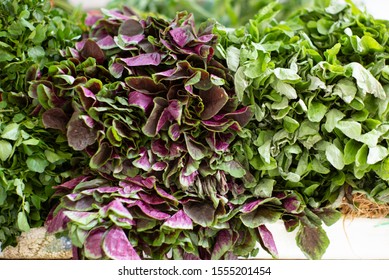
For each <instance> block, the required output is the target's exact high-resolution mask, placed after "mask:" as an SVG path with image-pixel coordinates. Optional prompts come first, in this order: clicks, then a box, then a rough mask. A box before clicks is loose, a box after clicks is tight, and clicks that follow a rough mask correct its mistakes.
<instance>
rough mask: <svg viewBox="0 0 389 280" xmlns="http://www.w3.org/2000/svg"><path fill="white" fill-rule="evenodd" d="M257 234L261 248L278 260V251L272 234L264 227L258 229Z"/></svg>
mask: <svg viewBox="0 0 389 280" xmlns="http://www.w3.org/2000/svg"><path fill="white" fill-rule="evenodd" d="M258 232H259V235H260V237H261V245H262V247H263V248H264V249H265V250H266V251H267V252H268V253H269V254H270V255H271V256H272V257H273V258H278V250H277V247H276V243H275V242H274V238H273V235H272V233H271V232H270V231H269V230H268V229H267V227H266V226H265V225H261V226H259V227H258Z"/></svg>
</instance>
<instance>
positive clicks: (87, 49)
mask: <svg viewBox="0 0 389 280" xmlns="http://www.w3.org/2000/svg"><path fill="white" fill-rule="evenodd" d="M80 54H81V56H82V57H83V58H84V59H87V58H88V57H93V58H95V59H96V62H97V63H98V64H103V62H104V60H105V54H104V52H103V51H102V49H101V48H100V47H99V45H98V44H97V43H96V42H95V41H93V40H91V39H88V40H87V41H86V42H85V44H84V46H83V47H82V49H81V51H80Z"/></svg>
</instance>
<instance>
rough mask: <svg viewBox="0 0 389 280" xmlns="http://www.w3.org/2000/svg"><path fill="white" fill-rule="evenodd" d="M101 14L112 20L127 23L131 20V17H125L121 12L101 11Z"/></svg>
mask: <svg viewBox="0 0 389 280" xmlns="http://www.w3.org/2000/svg"><path fill="white" fill-rule="evenodd" d="M101 12H102V13H103V14H104V15H106V16H107V17H108V18H109V19H110V20H119V21H123V20H124V21H125V20H128V19H130V16H127V15H124V14H123V13H121V12H120V11H116V10H107V9H101Z"/></svg>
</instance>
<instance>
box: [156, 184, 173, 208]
mask: <svg viewBox="0 0 389 280" xmlns="http://www.w3.org/2000/svg"><path fill="white" fill-rule="evenodd" d="M155 191H156V192H157V193H158V194H159V195H160V196H161V197H163V198H164V199H166V200H168V201H170V203H172V204H173V205H178V203H179V202H178V200H177V198H175V197H174V196H173V195H171V194H169V193H168V192H166V191H165V190H164V189H162V188H159V187H155Z"/></svg>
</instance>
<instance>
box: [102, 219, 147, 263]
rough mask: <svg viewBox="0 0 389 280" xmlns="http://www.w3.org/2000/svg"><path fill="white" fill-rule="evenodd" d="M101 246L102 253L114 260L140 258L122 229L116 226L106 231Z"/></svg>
mask: <svg viewBox="0 0 389 280" xmlns="http://www.w3.org/2000/svg"><path fill="white" fill-rule="evenodd" d="M102 248H103V251H104V253H105V254H106V255H107V256H108V257H109V258H111V259H114V260H140V257H139V255H138V254H137V252H136V251H135V249H134V247H132V245H131V243H130V241H129V240H128V238H127V236H126V234H125V233H124V231H123V230H122V229H121V228H119V227H117V226H113V227H112V228H111V229H110V230H109V231H108V233H107V234H106V236H105V238H104V241H103V247H102Z"/></svg>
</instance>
